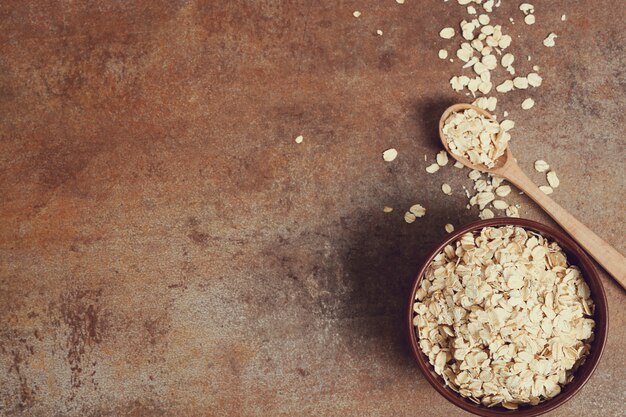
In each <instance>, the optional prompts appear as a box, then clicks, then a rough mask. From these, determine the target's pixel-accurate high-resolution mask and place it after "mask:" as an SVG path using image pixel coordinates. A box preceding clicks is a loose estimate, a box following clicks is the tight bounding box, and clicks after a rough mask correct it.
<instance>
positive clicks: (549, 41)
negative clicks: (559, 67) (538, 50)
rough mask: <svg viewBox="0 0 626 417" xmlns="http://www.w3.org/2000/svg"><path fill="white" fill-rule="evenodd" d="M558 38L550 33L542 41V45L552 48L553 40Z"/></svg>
mask: <svg viewBox="0 0 626 417" xmlns="http://www.w3.org/2000/svg"><path fill="white" fill-rule="evenodd" d="M556 38H558V36H556V34H555V33H550V34H549V35H548V36H547V37H546V38H545V39H544V40H543V45H544V46H547V47H548V48H552V47H553V46H554V45H555V42H554V40H555V39H556Z"/></svg>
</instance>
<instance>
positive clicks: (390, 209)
mask: <svg viewBox="0 0 626 417" xmlns="http://www.w3.org/2000/svg"><path fill="white" fill-rule="evenodd" d="M392 211H393V207H388V206H385V207H383V212H385V213H391V212H392Z"/></svg>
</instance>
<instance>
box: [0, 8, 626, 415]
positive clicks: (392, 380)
mask: <svg viewBox="0 0 626 417" xmlns="http://www.w3.org/2000/svg"><path fill="white" fill-rule="evenodd" d="M504 3H506V4H505V5H503V6H502V7H501V8H500V9H498V11H497V12H496V13H494V18H495V19H498V20H499V21H500V22H502V23H506V24H505V26H506V27H507V30H509V31H510V33H511V34H512V35H513V36H514V44H513V46H512V47H511V50H512V51H513V52H514V53H515V55H516V57H517V61H518V62H517V64H516V68H517V69H518V71H520V72H521V73H526V72H528V71H529V70H530V68H531V66H532V64H537V65H539V66H540V67H541V71H540V73H541V74H542V76H543V77H544V84H543V86H542V87H541V88H540V89H539V90H534V91H527V92H524V93H517V92H516V93H510V94H508V95H506V96H504V98H501V99H500V103H499V109H500V111H502V110H509V112H510V113H511V116H510V117H511V118H512V119H514V120H515V121H516V123H517V126H516V129H515V130H514V131H513V142H512V149H513V151H514V153H515V154H516V155H517V157H518V160H519V162H520V164H521V166H522V167H523V168H524V169H526V170H527V171H529V173H530V174H531V175H532V176H533V178H534V179H535V180H536V181H538V182H542V183H543V182H544V181H545V179H544V178H542V175H541V174H538V173H536V172H531V171H532V162H533V161H534V160H535V159H538V158H545V159H546V160H548V162H550V163H551V164H552V166H553V167H554V168H555V169H556V170H557V172H558V173H559V176H560V178H561V183H562V185H561V187H560V188H559V189H558V190H557V191H556V192H555V194H554V198H555V199H556V200H557V201H558V202H559V203H561V204H562V205H563V206H564V207H566V208H568V209H569V210H571V212H572V213H573V214H574V215H576V216H578V217H579V218H580V219H581V220H582V221H583V222H584V223H586V224H587V225H589V226H590V227H591V228H592V229H593V230H595V231H597V233H598V234H599V235H600V236H602V237H603V238H605V239H606V240H607V241H609V242H610V243H612V244H614V245H615V246H616V248H617V249H618V250H620V251H621V252H622V253H624V252H626V245H625V244H624V241H623V236H624V220H625V219H624V213H625V210H624V209H625V207H624V201H626V187H625V185H626V178H625V174H624V169H623V159H624V133H625V131H624V126H625V125H626V118H625V117H624V108H626V81H625V80H626V73H625V72H624V68H626V62H625V61H626V53H625V52H624V45H626V30H625V27H624V17H625V15H626V3H624V2H620V1H611V0H602V1H597V2H593V6H594V7H593V8H590V7H589V5H590V4H591V3H590V2H582V1H581V2H570V1H565V0H560V1H556V0H555V1H541V2H535V3H540V4H537V23H536V24H535V25H534V26H533V27H532V28H530V27H528V26H526V25H523V24H522V23H521V18H522V15H521V12H519V10H517V9H516V8H517V3H516V2H504ZM356 9H358V10H360V11H361V12H362V13H363V15H362V16H361V18H359V19H355V18H353V17H352V11H353V10H356ZM563 13H565V14H567V16H568V20H567V21H566V22H561V21H560V16H561V14H563ZM464 15H465V12H464V10H463V8H462V7H460V6H458V5H456V4H455V3H454V2H452V1H450V2H448V3H444V2H442V1H440V0H428V1H426V0H419V1H417V0H407V1H406V4H404V5H398V4H396V3H395V2H394V1H393V0H386V1H379V0H367V1H366V0H363V1H341V2H337V1H324V2H314V1H306V0H301V1H278V0H277V1H261V0H258V1H243V0H238V1H211V0H206V1H182V0H161V1H141V2H131V1H121V0H117V1H101V2H98V1H78V0H74V1H71V0H65V1H48V0H40V1H18V0H13V1H4V2H2V4H1V5H0V29H1V30H0V134H1V139H0V215H1V216H2V226H1V227H0V297H1V298H0V316H1V317H2V321H1V322H0V414H2V415H4V414H6V415H9V416H17V415H24V416H109V415H110V416H125V415H129V416H148V415H156V416H177V415H213V416H236V415H242V416H253V415H275V416H279V415H283V416H293V415H302V416H314V415H315V416H317V415H328V416H338V415H360V416H383V415H386V416H414V415H423V416H456V415H462V413H461V412H460V411H458V410H457V409H455V408H454V406H453V405H451V404H448V403H447V402H446V401H445V400H444V399H443V398H442V397H440V396H439V395H437V394H436V392H435V391H434V390H433V389H432V388H431V387H430V386H429V385H428V384H427V383H426V382H425V380H424V379H423V378H422V376H421V375H420V373H419V371H418V369H417V366H416V365H415V364H414V363H413V360H412V359H411V357H410V355H409V352H408V349H407V346H406V343H405V341H404V335H403V327H402V314H403V312H404V307H405V303H406V300H405V295H406V291H407V289H408V286H409V285H410V281H411V279H412V277H413V274H414V273H415V271H416V270H417V268H418V259H419V257H420V256H421V255H423V254H424V253H425V252H426V251H427V250H428V248H429V247H430V246H432V245H433V244H434V243H435V242H436V241H437V240H439V239H440V238H441V237H442V236H443V235H444V233H445V232H444V231H443V225H444V224H445V223H447V222H451V223H454V224H457V225H459V224H462V223H466V222H468V221H470V220H473V219H475V218H476V212H475V211H474V210H472V211H468V210H466V209H465V204H466V199H465V197H464V196H463V195H462V193H461V192H460V187H461V185H462V184H465V185H470V182H469V180H468V179H467V178H466V172H462V171H460V170H456V169H455V168H452V167H446V168H445V169H443V170H441V171H440V172H438V173H437V174H435V175H428V174H427V173H426V172H425V171H424V168H425V166H426V162H424V158H423V155H424V154H427V155H428V156H429V161H431V162H432V159H433V154H434V153H435V152H436V151H437V150H438V146H437V142H436V136H435V135H436V120H437V118H438V117H439V114H440V113H441V111H442V110H443V108H444V107H445V106H447V105H448V104H450V103H452V102H455V101H459V100H462V99H463V96H460V95H457V94H455V93H454V92H453V91H452V90H451V89H450V87H449V86H448V84H447V80H448V79H449V77H451V76H452V75H455V74H457V73H458V68H459V63H458V62H455V63H450V62H447V61H442V60H439V59H438V58H437V57H436V56H437V51H438V50H439V49H440V48H441V47H448V49H449V51H450V52H453V51H454V50H453V49H452V47H451V45H453V44H454V43H453V42H452V41H444V40H442V39H440V38H439V37H438V36H437V33H438V32H439V30H440V29H441V28H442V27H443V26H446V25H453V24H454V23H455V22H458V21H460V20H461V18H462V17H463V16H464ZM509 16H513V17H515V19H516V24H515V25H510V24H509V23H508V17H509ZM379 28H380V29H382V30H383V31H384V35H383V36H382V37H378V36H376V35H375V31H376V29H379ZM531 29H532V30H531ZM550 31H555V32H556V33H557V34H558V35H559V38H558V39H557V42H556V43H557V46H556V47H555V48H552V49H548V48H545V47H543V46H542V45H541V40H542V39H543V38H544V37H545V35H546V34H547V33H549V32H550ZM517 35H521V37H519V38H518V37H517ZM527 54H531V55H532V61H531V62H530V63H529V62H527V61H526V60H525V59H524V57H525V56H526V55H527ZM501 76H502V74H501ZM500 96H501V95H500ZM526 96H533V97H535V99H536V101H537V105H536V107H535V109H533V110H532V111H522V110H521V109H520V107H519V105H520V103H521V101H522V99H523V98H525V97H526ZM539 114H543V117H542V118H541V119H538V118H537V116H538V115H539ZM299 134H303V135H304V142H303V143H302V144H300V145H297V144H295V143H294V138H295V136H297V135H299ZM391 146H394V147H396V148H397V149H398V150H399V152H400V155H399V157H398V159H397V160H396V161H394V162H393V163H389V164H385V163H384V162H383V161H382V159H381V152H382V151H383V150H384V149H387V148H388V147H391ZM429 163H430V162H429ZM443 182H448V183H450V184H451V185H452V186H453V187H454V190H455V193H454V195H453V196H452V197H447V196H445V195H443V194H442V193H441V191H440V189H439V187H440V186H441V184H442V183H443ZM512 201H518V202H520V203H522V204H523V208H522V210H521V213H522V215H523V216H524V217H528V218H531V219H536V220H540V221H545V222H548V220H547V218H546V216H545V215H543V214H541V213H539V212H538V210H537V209H536V208H535V207H534V206H533V204H532V203H531V202H530V201H528V200H527V199H526V198H525V197H524V196H517V197H516V198H514V199H512ZM416 202H420V203H422V204H423V205H425V206H426V208H427V209H428V214H427V216H426V217H425V218H423V219H420V220H418V221H417V222H416V223H414V224H412V225H407V224H405V223H404V221H403V220H402V214H403V212H404V211H405V210H406V209H407V208H408V207H409V206H410V205H411V204H414V203H416ZM384 205H389V206H392V207H394V208H395V211H394V212H393V213H391V214H383V212H382V207H383V206H384ZM604 278H606V279H605V282H606V289H607V292H608V297H609V303H610V304H609V305H610V308H611V319H610V331H609V340H608V346H607V350H606V354H605V355H604V358H603V360H602V361H601V364H600V366H599V369H598V370H597V371H596V373H595V375H594V376H593V377H592V379H591V380H590V382H589V384H588V385H587V386H586V387H585V388H584V389H583V390H582V392H581V393H580V394H578V395H577V396H576V397H575V398H574V399H573V400H572V401H571V402H569V403H568V404H566V405H565V406H563V407H562V408H561V409H560V410H558V411H557V412H554V413H552V415H554V416H590V415H602V416H617V415H623V412H624V411H623V404H624V401H625V400H626V398H625V394H624V392H626V382H625V381H626V364H625V352H624V345H625V344H626V321H625V320H624V317H625V316H624V314H623V304H624V302H625V301H626V299H625V297H624V292H623V291H622V290H620V289H619V288H618V287H617V285H615V284H614V283H613V282H611V281H610V280H609V279H608V277H607V276H606V275H604Z"/></svg>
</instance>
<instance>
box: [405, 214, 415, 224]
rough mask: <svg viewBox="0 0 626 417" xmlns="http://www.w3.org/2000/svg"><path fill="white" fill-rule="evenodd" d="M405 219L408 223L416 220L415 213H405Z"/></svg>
mask: <svg viewBox="0 0 626 417" xmlns="http://www.w3.org/2000/svg"><path fill="white" fill-rule="evenodd" d="M404 221H405V222H407V223H413V222H414V221H415V214H413V213H411V212H408V211H407V212H406V213H404Z"/></svg>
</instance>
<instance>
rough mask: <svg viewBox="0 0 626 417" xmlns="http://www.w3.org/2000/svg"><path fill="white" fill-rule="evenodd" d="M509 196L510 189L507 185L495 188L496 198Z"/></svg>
mask: <svg viewBox="0 0 626 417" xmlns="http://www.w3.org/2000/svg"><path fill="white" fill-rule="evenodd" d="M509 194H511V187H510V186H508V185H501V186H499V187H498V188H496V195H497V196H498V197H506V196H507V195H509Z"/></svg>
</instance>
